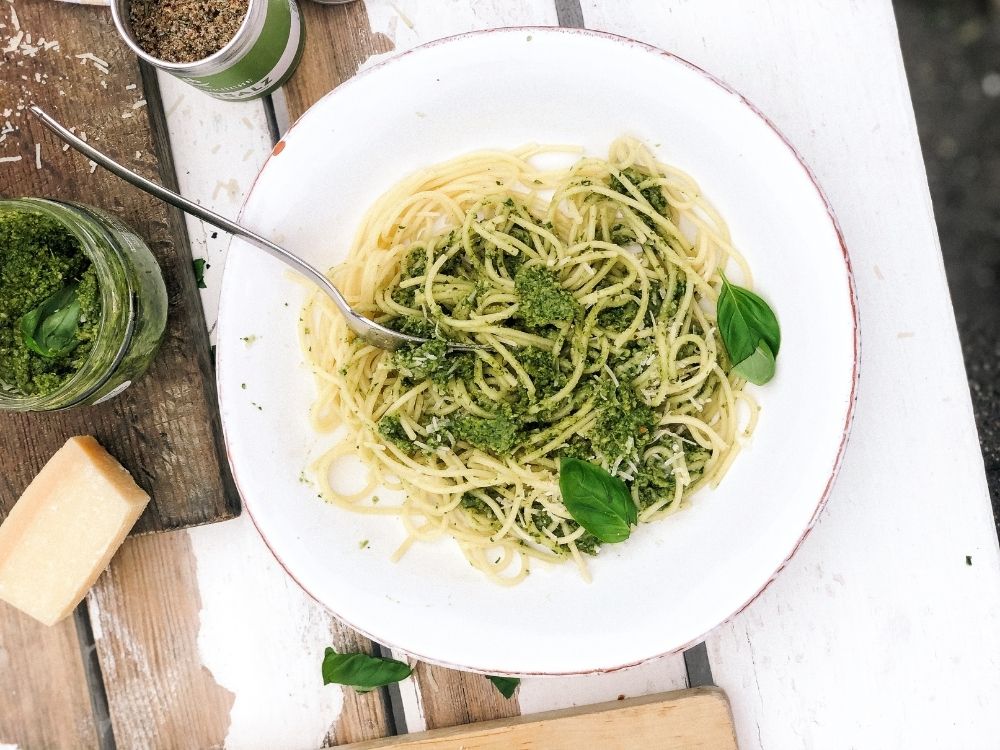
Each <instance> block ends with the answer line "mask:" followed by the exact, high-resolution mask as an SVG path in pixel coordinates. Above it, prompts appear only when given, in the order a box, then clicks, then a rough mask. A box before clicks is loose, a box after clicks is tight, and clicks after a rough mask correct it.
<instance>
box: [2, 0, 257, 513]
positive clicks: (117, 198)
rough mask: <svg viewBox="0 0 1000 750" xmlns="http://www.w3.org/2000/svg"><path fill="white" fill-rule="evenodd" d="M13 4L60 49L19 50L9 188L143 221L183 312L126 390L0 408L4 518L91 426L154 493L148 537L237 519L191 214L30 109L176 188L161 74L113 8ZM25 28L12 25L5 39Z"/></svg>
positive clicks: (13, 61)
mask: <svg viewBox="0 0 1000 750" xmlns="http://www.w3.org/2000/svg"><path fill="white" fill-rule="evenodd" d="M5 7H8V8H10V9H11V10H10V11H9V12H13V13H14V14H15V15H16V18H17V22H18V24H19V25H20V27H21V31H22V32H25V36H24V37H23V38H25V39H26V38H29V37H30V38H31V39H32V45H31V46H33V47H38V46H39V45H38V42H39V40H41V39H43V38H44V39H46V40H47V41H58V42H59V45H58V47H52V48H50V49H45V48H44V47H41V48H40V49H37V50H36V51H35V52H34V53H33V56H31V55H29V54H27V53H25V52H22V51H20V49H18V50H17V51H15V52H12V53H8V54H6V55H5V60H6V63H5V64H4V65H3V66H2V67H0V103H2V106H0V110H4V109H9V110H11V112H10V113H9V115H8V116H7V118H6V119H7V120H8V121H9V122H10V123H11V126H12V127H13V128H14V130H13V131H12V132H8V133H7V134H6V137H5V139H4V141H3V142H2V143H0V156H4V157H12V158H13V157H17V156H20V157H21V158H20V160H16V161H7V162H4V163H2V164H0V169H2V175H3V176H2V180H0V186H2V188H0V191H2V193H3V195H4V196H7V197H12V196H21V195H28V196H38V197H46V196H53V197H57V198H59V199H62V200H78V201H82V202H85V203H90V204H93V205H96V206H98V207H101V208H104V209H107V210H108V211H110V212H111V213H113V214H115V215H117V216H118V217H120V218H121V219H122V220H123V221H124V222H126V223H127V224H129V225H130V226H132V227H133V228H135V229H136V230H137V231H138V233H139V235H140V236H142V237H143V238H144V239H145V240H146V241H147V243H148V244H149V247H150V249H151V250H152V251H153V254H154V255H155V256H156V258H157V260H158V261H159V263H160V266H161V268H162V269H163V275H164V279H165V281H166V284H167V292H168V295H169V300H170V310H169V316H170V318H169V324H168V327H167V333H166V337H165V340H164V342H163V346H162V348H161V350H160V352H159V354H158V356H157V358H156V360H155V361H154V363H153V366H152V367H151V369H150V371H149V373H148V374H147V375H146V376H145V377H143V378H141V379H140V380H139V381H138V382H136V383H135V384H134V385H133V386H132V387H131V388H129V389H128V390H127V391H125V392H124V393H123V394H122V395H121V396H119V397H117V398H115V399H112V400H111V401H110V402H108V403H106V404H103V405H100V406H93V407H79V408H75V409H71V410H68V411H65V412H59V413H38V414H12V413H5V414H3V415H0V438H2V439H0V518H2V517H4V516H5V515H6V512H7V511H8V510H9V509H10V507H11V506H12V505H13V503H14V502H15V501H16V499H17V498H18V497H19V496H20V494H21V492H22V491H23V490H24V488H25V487H26V486H27V484H28V482H29V481H30V480H31V478H32V477H33V476H34V475H35V474H36V473H37V472H38V470H39V469H41V467H42V466H43V465H44V464H45V462H46V461H47V460H48V459H49V458H50V457H51V455H52V454H53V453H54V452H55V451H56V450H57V449H58V448H59V447H60V446H61V445H62V444H63V442H65V440H66V439H67V438H68V437H71V436H73V435H81V434H92V435H94V436H96V437H97V439H98V440H99V441H100V442H101V443H102V444H103V445H104V446H105V447H106V448H107V449H108V450H109V451H110V452H111V453H112V454H113V455H115V456H116V457H117V458H118V459H119V460H120V461H121V462H122V463H123V464H124V465H125V467H126V468H128V469H129V470H130V471H131V472H132V475H133V476H134V477H135V479H136V481H137V482H138V483H139V484H140V485H141V486H142V487H143V488H144V489H146V490H147V491H148V492H149V493H150V495H151V496H152V501H151V502H150V504H149V507H148V509H147V510H146V512H145V513H144V514H143V516H142V518H141V519H140V520H139V522H138V524H137V525H136V527H135V530H134V531H135V532H147V531H159V530H164V529H175V528H181V527H184V526H190V525H195V524H202V523H207V522H210V521H215V520H219V519H222V518H230V517H232V516H234V515H236V514H237V513H238V512H239V501H238V498H237V496H236V493H235V492H234V491H233V489H232V485H231V481H230V479H229V475H228V467H227V465H226V462H225V460H224V459H223V458H222V456H223V455H224V454H223V451H222V444H221V431H220V427H219V420H218V410H217V407H216V399H215V389H214V383H213V373H212V364H211V359H210V352H209V347H208V337H207V335H206V333H205V320H204V316H203V314H202V310H201V306H200V304H199V300H198V290H197V287H196V284H195V280H194V277H193V273H192V270H191V254H190V248H189V246H188V243H187V240H186V236H185V231H184V225H183V222H182V220H181V218H180V216H179V214H178V212H176V211H174V210H172V209H168V208H167V207H165V206H164V205H163V204H162V203H160V202H159V201H157V200H155V199H154V198H152V197H149V196H147V195H145V194H143V193H141V192H139V191H137V190H135V189H134V188H132V187H130V186H129V185H126V184H125V183H124V182H122V181H120V180H119V179H118V178H116V177H114V176H112V175H110V174H109V173H107V172H104V171H103V170H100V169H98V170H96V171H92V169H91V166H90V165H89V164H88V161H87V159H85V158H84V157H82V156H80V155H78V154H76V153H74V152H70V151H63V150H62V146H61V144H60V143H59V142H58V141H57V140H56V138H55V137H54V136H52V135H50V134H49V133H47V132H45V131H44V129H43V128H42V126H41V125H40V124H39V123H38V122H37V121H35V120H34V119H33V118H31V116H30V115H29V114H28V112H27V111H26V110H25V109H24V107H26V106H27V105H29V104H31V103H37V104H39V105H41V106H42V107H43V108H45V109H47V110H49V111H50V112H51V114H53V115H54V116H55V117H56V118H57V119H59V120H60V121H62V122H63V123H64V124H66V125H67V126H73V127H75V128H76V130H77V132H84V133H86V137H87V140H88V141H89V142H91V143H93V144H94V145H95V146H97V147H99V148H101V149H103V150H105V151H106V152H107V153H108V154H109V155H110V156H111V157H112V158H114V159H117V160H119V161H121V162H123V163H125V164H126V165H128V166H130V167H132V168H134V169H136V171H138V172H139V173H141V174H143V175H144V176H146V177H150V178H153V179H158V180H162V181H164V182H166V183H168V184H171V183H173V181H174V179H173V165H172V164H171V162H170V158H169V150H168V149H166V148H164V145H165V143H166V139H165V134H164V132H163V129H162V111H161V107H160V101H159V94H158V91H157V88H156V84H155V76H148V75H146V76H144V75H142V74H141V73H140V69H139V65H138V62H137V60H136V58H135V56H134V55H133V54H132V53H131V52H130V51H129V50H128V49H127V47H125V45H124V43H123V42H122V41H121V40H120V39H119V37H118V35H117V33H116V32H115V29H114V27H113V26H112V25H111V19H110V14H109V11H108V10H107V9H103V8H93V7H80V6H73V5H67V4H64V3H53V2H50V1H49V0H19V1H18V2H17V3H16V4H14V5H9V6H7V4H5ZM0 14H4V12H3V11H2V10H0ZM12 28H13V22H12V21H10V22H8V23H7V28H6V29H4V30H3V34H10V33H11V30H12ZM8 46H9V43H8ZM81 55H82V56H83V57H81ZM88 56H89V57H88ZM101 63H107V67H106V68H104V66H103V65H102V64H101ZM105 70H106V71H107V72H105ZM36 149H37V150H36ZM36 154H37V157H38V158H37V161H36Z"/></svg>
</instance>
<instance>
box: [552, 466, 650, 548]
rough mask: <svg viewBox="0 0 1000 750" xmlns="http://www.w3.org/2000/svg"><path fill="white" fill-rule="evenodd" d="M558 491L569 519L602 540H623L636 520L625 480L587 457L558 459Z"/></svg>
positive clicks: (634, 508)
mask: <svg viewBox="0 0 1000 750" xmlns="http://www.w3.org/2000/svg"><path fill="white" fill-rule="evenodd" d="M559 491H560V492H561V493H562V500H563V504H564V505H565V506H566V510H568V511H569V514H570V515H571V516H573V520H574V521H576V522H577V523H578V524H580V525H581V526H583V528H585V529H586V530H587V531H589V532H590V533H591V534H593V535H594V536H596V537H597V538H598V539H600V540H601V541H602V542H608V543H614V542H624V541H625V540H626V539H628V537H629V534H631V533H632V532H631V529H630V528H629V527H630V526H632V525H635V524H636V523H637V521H638V512H637V510H636V507H635V503H633V502H632V495H631V494H630V493H629V491H628V487H626V486H625V482H623V481H622V480H621V479H618V477H613V476H611V475H610V474H608V472H606V471H605V470H604V469H602V468H601V467H600V466H595V465H594V464H592V463H588V462H587V461H581V460H580V459H578V458H563V459H562V460H561V461H560V462H559Z"/></svg>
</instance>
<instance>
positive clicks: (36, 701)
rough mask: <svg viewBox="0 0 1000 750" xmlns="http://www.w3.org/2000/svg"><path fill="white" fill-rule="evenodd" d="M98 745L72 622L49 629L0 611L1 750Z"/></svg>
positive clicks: (18, 615)
mask: <svg viewBox="0 0 1000 750" xmlns="http://www.w3.org/2000/svg"><path fill="white" fill-rule="evenodd" d="M96 744H97V731H96V728H95V722H94V718H93V713H92V711H91V706H90V697H89V696H88V693H87V680H86V677H85V675H84V671H83V662H82V660H81V658H80V646H79V645H78V643H77V638H76V627H75V625H74V622H73V618H72V617H70V618H68V619H66V620H63V621H62V622H61V623H59V624H58V625H55V626H53V627H51V628H47V627H45V626H44V625H42V624H40V623H38V622H36V621H35V620H32V619H31V618H30V617H28V616H27V615H25V614H21V613H20V612H18V611H16V610H14V609H12V608H10V607H5V608H3V609H0V748H9V747H21V748H35V747H39V748H48V747H94V746H95V745H96Z"/></svg>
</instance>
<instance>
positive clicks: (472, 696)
mask: <svg viewBox="0 0 1000 750" xmlns="http://www.w3.org/2000/svg"><path fill="white" fill-rule="evenodd" d="M413 680H414V682H415V683H416V688H417V690H418V691H419V700H420V708H421V711H422V714H423V718H424V722H425V724H426V726H427V728H428V729H438V728H441V727H453V726H457V725H459V724H469V723H472V722H475V721H487V720H489V719H502V718H507V717H510V716H517V715H518V714H520V713H521V711H520V708H519V706H518V701H517V693H514V695H513V696H512V697H510V698H504V697H503V695H501V694H500V691H499V690H497V689H496V688H495V687H494V686H493V683H492V682H490V681H489V680H488V679H487V678H486V677H484V676H483V675H481V674H473V673H471V672H458V671H456V670H454V669H446V668H445V667H439V666H436V665H434V664H425V663H419V664H417V666H416V667H415V669H414V671H413Z"/></svg>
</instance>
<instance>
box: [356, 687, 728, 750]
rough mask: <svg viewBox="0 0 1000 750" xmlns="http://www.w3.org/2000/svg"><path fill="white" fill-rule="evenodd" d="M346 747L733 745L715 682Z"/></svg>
mask: <svg viewBox="0 0 1000 750" xmlns="http://www.w3.org/2000/svg"><path fill="white" fill-rule="evenodd" d="M350 747H351V750H420V749H421V748H423V749H424V750H513V749H515V748H516V749H517V750H590V749H593V750H598V749H599V750H647V749H649V748H656V749H657V750H736V735H735V732H734V730H733V719H732V714H731V713H730V710H729V701H728V700H727V699H726V695H725V693H723V692H722V691H721V690H719V689H718V688H694V689H693V690H682V691H678V692H675V693H665V694H659V695H648V696H644V697H642V698H631V699H629V700H622V701H611V702H609V703H602V704H599V705H596V706H583V707H578V708H567V709H563V710H560V711H552V712H548V713H543V714H536V715H534V716H519V717H516V718H512V719H498V720H496V721H485V722H480V723H477V724H468V725H466V726H457V727H452V728H450V729H435V730H431V731H428V732H421V733H417V734H410V735H406V736H403V737H392V738H387V739H384V740H375V741H373V742H362V743H359V744H357V745H351V746H350Z"/></svg>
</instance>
